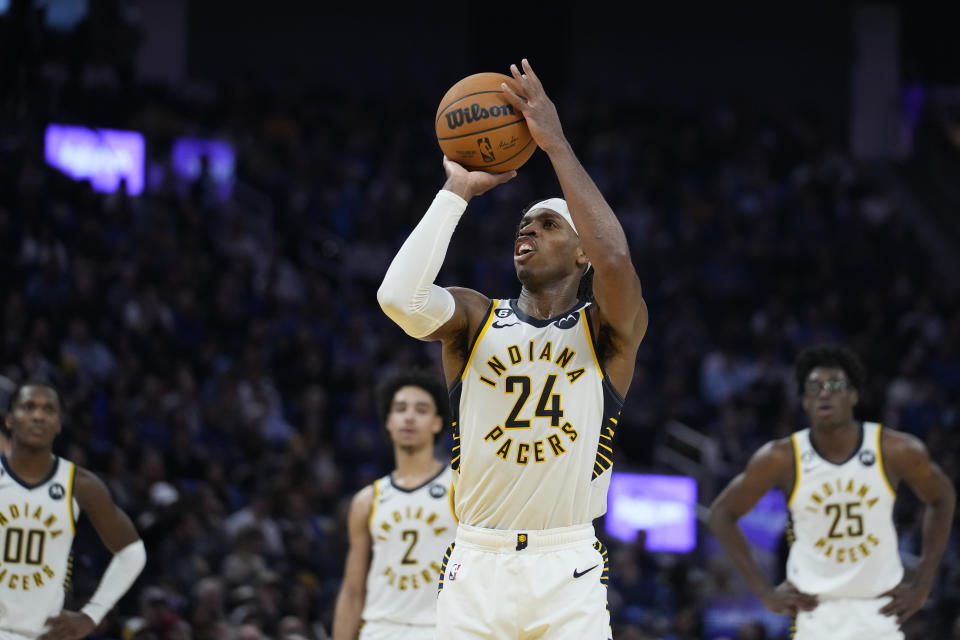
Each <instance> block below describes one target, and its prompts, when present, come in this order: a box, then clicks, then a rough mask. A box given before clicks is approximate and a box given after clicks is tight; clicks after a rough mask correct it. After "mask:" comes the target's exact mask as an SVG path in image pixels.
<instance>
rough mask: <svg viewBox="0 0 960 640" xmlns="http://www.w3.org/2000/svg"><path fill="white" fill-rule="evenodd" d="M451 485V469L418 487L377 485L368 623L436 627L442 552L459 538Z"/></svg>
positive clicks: (384, 481) (387, 479)
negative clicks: (375, 621)
mask: <svg viewBox="0 0 960 640" xmlns="http://www.w3.org/2000/svg"><path fill="white" fill-rule="evenodd" d="M450 481H451V472H450V468H449V467H445V468H444V469H443V470H442V471H441V472H440V473H438V474H437V475H436V476H434V477H433V478H432V479H430V480H428V481H427V482H425V483H424V484H423V485H421V486H419V487H417V488H416V489H401V488H400V487H398V486H396V485H395V484H393V478H392V476H389V475H387V476H384V477H382V478H380V479H378V480H376V481H374V483H373V505H372V506H371V508H370V537H371V539H372V541H373V558H372V560H371V562H370V570H369V571H368V572H367V595H366V599H365V601H364V606H363V620H364V622H369V621H373V620H377V621H381V622H392V623H398V624H411V625H431V626H432V625H434V624H436V621H437V583H438V582H439V581H440V574H441V573H443V570H442V569H441V568H440V567H441V564H442V563H443V554H444V552H445V551H446V550H447V547H448V546H450V543H451V542H452V541H453V539H454V538H455V537H456V535H457V521H456V518H454V516H453V505H452V497H451V487H450Z"/></svg>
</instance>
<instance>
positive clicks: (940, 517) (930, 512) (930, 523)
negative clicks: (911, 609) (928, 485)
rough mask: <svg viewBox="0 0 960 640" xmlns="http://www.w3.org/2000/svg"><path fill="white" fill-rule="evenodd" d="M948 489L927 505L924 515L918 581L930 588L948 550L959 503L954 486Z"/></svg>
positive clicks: (949, 486)
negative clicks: (948, 542)
mask: <svg viewBox="0 0 960 640" xmlns="http://www.w3.org/2000/svg"><path fill="white" fill-rule="evenodd" d="M948 489H949V490H946V491H944V495H942V496H940V498H939V499H938V500H936V501H934V502H931V503H929V504H927V506H926V509H925V512H924V515H923V549H922V552H921V555H920V562H919V563H918V564H917V577H916V581H917V582H918V583H919V584H924V585H927V586H930V587H932V586H933V583H934V579H935V578H936V574H937V567H939V566H940V558H941V557H943V552H944V551H945V550H946V548H947V541H948V539H949V537H950V528H951V525H952V523H953V511H954V508H955V505H956V502H957V496H956V493H955V492H954V489H953V486H952V485H949V484H948Z"/></svg>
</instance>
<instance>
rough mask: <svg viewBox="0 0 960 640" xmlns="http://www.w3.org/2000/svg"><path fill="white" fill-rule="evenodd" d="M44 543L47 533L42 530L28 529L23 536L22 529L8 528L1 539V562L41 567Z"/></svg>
mask: <svg viewBox="0 0 960 640" xmlns="http://www.w3.org/2000/svg"><path fill="white" fill-rule="evenodd" d="M46 543H47V532H46V531H44V530H43V529H29V530H28V531H26V535H24V530H23V529H20V528H19V527H10V528H9V529H7V533H6V535H4V537H3V561H4V562H15V563H20V562H23V563H25V564H32V565H41V564H43V548H44V546H46ZM24 547H26V549H24ZM24 551H26V554H24Z"/></svg>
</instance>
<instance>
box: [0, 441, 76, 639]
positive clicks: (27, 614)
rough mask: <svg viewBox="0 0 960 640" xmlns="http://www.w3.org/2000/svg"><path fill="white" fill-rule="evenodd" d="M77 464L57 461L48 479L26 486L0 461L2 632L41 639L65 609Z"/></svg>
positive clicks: (0, 598)
mask: <svg viewBox="0 0 960 640" xmlns="http://www.w3.org/2000/svg"><path fill="white" fill-rule="evenodd" d="M74 473H75V470H74V465H73V463H72V462H69V461H68V460H64V459H63V458H55V459H54V462H53V468H52V469H51V471H50V474H49V475H48V476H47V478H46V479H44V480H42V481H40V482H37V483H32V484H31V483H27V482H24V481H23V480H21V479H20V478H18V477H17V476H16V474H14V473H13V472H12V471H11V470H10V466H9V464H8V463H7V458H6V456H2V457H0V629H2V630H8V631H14V632H17V633H20V634H24V635H31V636H32V635H37V634H39V633H40V632H41V631H42V630H43V627H44V622H45V621H46V619H47V618H48V617H50V616H55V615H57V614H58V613H60V610H61V609H62V608H63V600H64V583H65V582H66V579H67V571H68V564H69V559H70V547H71V545H72V544H73V535H74V530H75V529H74V526H75V523H76V516H77V514H79V508H78V506H77V504H76V500H74V497H73V478H74Z"/></svg>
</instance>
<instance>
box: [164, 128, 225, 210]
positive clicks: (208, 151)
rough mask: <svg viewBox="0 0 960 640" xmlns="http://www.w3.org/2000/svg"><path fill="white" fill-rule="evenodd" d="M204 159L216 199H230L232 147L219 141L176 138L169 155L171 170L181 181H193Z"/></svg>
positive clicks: (197, 175) (198, 175) (198, 174)
mask: <svg viewBox="0 0 960 640" xmlns="http://www.w3.org/2000/svg"><path fill="white" fill-rule="evenodd" d="M204 158H206V160H207V171H208V173H209V178H210V179H211V180H212V181H213V184H215V185H216V190H217V196H218V197H219V198H220V199H226V198H229V197H230V192H231V191H232V190H233V171H234V167H235V166H236V155H235V153H234V151H233V146H232V145H231V144H230V143H228V142H224V141H222V140H204V139H200V138H177V140H176V141H175V142H174V143H173V150H172V151H171V152H170V160H171V164H172V165H173V171H174V173H176V174H177V176H178V177H179V178H180V179H181V180H182V181H184V182H187V183H189V182H193V181H194V180H196V179H197V178H198V177H200V171H201V167H202V166H203V165H202V161H203V159H204Z"/></svg>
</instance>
